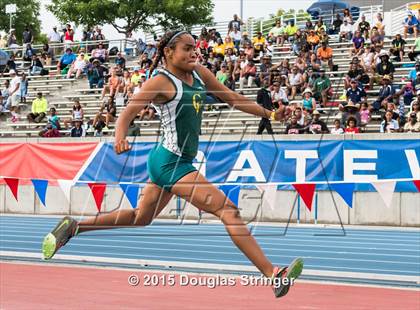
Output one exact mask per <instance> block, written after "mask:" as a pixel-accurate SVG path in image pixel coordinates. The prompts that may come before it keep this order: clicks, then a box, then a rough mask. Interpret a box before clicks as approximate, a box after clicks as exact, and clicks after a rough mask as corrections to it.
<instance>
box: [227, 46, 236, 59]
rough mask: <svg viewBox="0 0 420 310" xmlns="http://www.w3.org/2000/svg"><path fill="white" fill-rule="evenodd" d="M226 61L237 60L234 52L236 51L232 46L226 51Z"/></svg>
mask: <svg viewBox="0 0 420 310" xmlns="http://www.w3.org/2000/svg"><path fill="white" fill-rule="evenodd" d="M224 61H225V62H228V61H232V62H235V61H236V55H235V53H234V51H233V49H232V48H230V47H229V48H228V49H227V50H226V53H225V59H224Z"/></svg>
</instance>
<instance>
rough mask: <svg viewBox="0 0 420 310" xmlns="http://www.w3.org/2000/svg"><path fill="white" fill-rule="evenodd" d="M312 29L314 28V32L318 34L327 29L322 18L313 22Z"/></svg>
mask: <svg viewBox="0 0 420 310" xmlns="http://www.w3.org/2000/svg"><path fill="white" fill-rule="evenodd" d="M314 30H315V33H316V34H317V35H318V36H319V35H321V32H326V31H327V26H325V24H324V22H323V21H322V19H319V20H318V21H317V22H316V24H315V28H314Z"/></svg>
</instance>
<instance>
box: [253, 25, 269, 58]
mask: <svg viewBox="0 0 420 310" xmlns="http://www.w3.org/2000/svg"><path fill="white" fill-rule="evenodd" d="M252 45H253V46H254V51H255V54H256V55H260V56H262V55H263V54H264V52H265V45H266V42H265V38H264V37H263V35H262V32H261V31H258V32H257V36H256V37H254V38H253V39H252Z"/></svg>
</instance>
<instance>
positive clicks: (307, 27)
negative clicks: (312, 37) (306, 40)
mask: <svg viewBox="0 0 420 310" xmlns="http://www.w3.org/2000/svg"><path fill="white" fill-rule="evenodd" d="M312 29H314V25H313V24H312V21H311V20H310V19H307V20H306V23H305V28H304V29H303V31H304V32H306V33H309V31H310V30H312Z"/></svg>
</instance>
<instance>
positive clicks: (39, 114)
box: [27, 92, 48, 123]
mask: <svg viewBox="0 0 420 310" xmlns="http://www.w3.org/2000/svg"><path fill="white" fill-rule="evenodd" d="M36 96H37V97H36V98H35V99H34V101H32V112H31V113H29V114H28V115H27V118H28V121H29V122H35V123H40V122H41V121H42V120H43V119H44V118H45V116H46V115H47V109H48V102H47V99H45V97H43V96H42V93H41V92H39V93H38V94H37V95H36Z"/></svg>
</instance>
